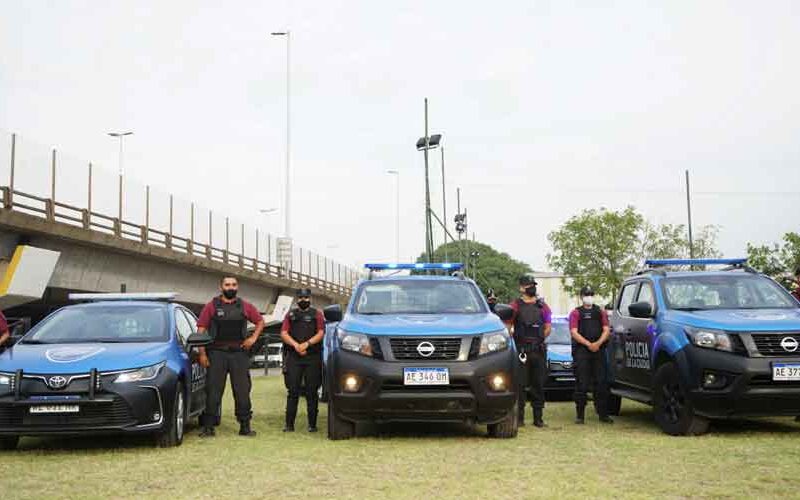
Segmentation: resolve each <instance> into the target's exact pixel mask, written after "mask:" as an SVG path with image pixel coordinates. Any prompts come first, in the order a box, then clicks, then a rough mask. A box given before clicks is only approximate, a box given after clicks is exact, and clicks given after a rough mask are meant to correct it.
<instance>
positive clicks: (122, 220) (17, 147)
mask: <svg viewBox="0 0 800 500" xmlns="http://www.w3.org/2000/svg"><path fill="white" fill-rule="evenodd" d="M7 144H8V146H10V148H8V147H4V148H0V153H2V152H3V151H2V149H5V150H6V151H5V153H6V154H8V156H6V158H10V162H9V163H8V164H7V172H4V170H6V168H0V175H2V176H3V177H5V178H6V179H8V185H2V180H0V196H1V197H2V200H1V201H2V205H0V206H1V207H2V208H3V209H5V210H15V211H19V212H22V213H27V214H30V215H35V216H38V217H42V218H44V219H46V220H48V221H51V222H58V223H63V224H69V225H72V226H77V227H81V228H83V229H86V230H91V231H98V232H101V233H105V234H109V235H113V236H115V237H118V238H121V239H125V240H130V241H136V242H139V243H142V244H145V245H150V246H155V247H160V248H166V249H170V250H172V251H174V252H178V253H181V254H186V255H192V256H197V257H204V258H206V259H208V260H210V261H214V262H220V263H224V264H230V265H234V266H237V267H239V268H241V269H246V270H250V271H255V272H257V273H261V274H264V275H265V276H269V277H275V278H283V279H288V280H289V281H290V282H292V283H293V285H296V286H308V287H313V288H317V289H319V290H324V291H327V292H332V293H336V294H339V295H343V296H347V295H349V294H350V292H351V291H352V287H353V285H354V283H356V281H357V280H358V278H359V273H358V272H357V271H355V270H354V269H352V268H350V267H347V266H345V265H342V264H340V263H338V262H335V261H333V260H331V259H328V258H327V257H323V256H322V255H319V254H317V253H315V252H312V251H309V250H304V249H303V248H302V247H298V246H293V248H292V255H291V259H289V260H288V261H286V262H283V263H280V262H278V259H277V257H278V252H277V241H278V238H275V237H273V236H272V235H270V234H268V233H266V232H264V231H261V230H259V229H258V228H255V229H253V228H248V227H247V225H246V224H245V223H237V222H232V220H231V219H230V218H229V217H227V216H223V215H220V214H215V213H214V212H213V210H211V209H205V208H203V207H201V206H199V205H197V204H195V203H194V202H185V201H183V200H180V199H177V198H176V197H174V196H173V195H172V194H165V193H164V192H162V191H159V190H157V189H156V188H153V187H152V186H149V185H144V186H143V185H140V184H137V183H135V182H133V181H128V180H127V179H125V176H124V175H122V174H111V173H110V172H109V171H108V170H104V169H98V168H97V167H96V166H94V165H92V163H82V162H81V163H82V165H79V164H78V162H75V161H74V160H73V161H66V162H65V161H63V159H62V157H61V155H59V153H58V151H56V150H55V149H51V150H49V151H48V153H49V154H47V155H43V154H42V148H41V147H37V148H32V149H35V150H36V154H30V155H28V156H27V157H26V156H25V155H24V154H23V152H22V150H21V141H20V140H19V136H17V135H16V134H11V137H10V143H7ZM4 156H5V155H4ZM45 162H46V163H45ZM2 163H5V162H0V164H2ZM43 163H44V164H43ZM32 169H33V170H32ZM21 175H25V176H26V178H25V179H24V181H25V183H24V186H22V187H21V186H20V182H21ZM45 186H46V187H45ZM65 187H66V188H67V189H62V188H65ZM81 198H83V201H81ZM114 209H116V210H114ZM109 212H112V213H109ZM114 212H115V213H114Z"/></svg>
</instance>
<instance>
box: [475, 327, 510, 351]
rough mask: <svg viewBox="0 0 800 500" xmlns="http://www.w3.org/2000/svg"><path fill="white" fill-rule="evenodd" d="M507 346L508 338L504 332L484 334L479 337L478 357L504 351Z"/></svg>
mask: <svg viewBox="0 0 800 500" xmlns="http://www.w3.org/2000/svg"><path fill="white" fill-rule="evenodd" d="M509 344H510V338H509V336H508V332H506V331H500V332H492V333H484V334H483V335H481V348H480V349H479V350H478V356H483V355H484V354H489V353H491V352H498V351H504V350H506V349H508V346H509Z"/></svg>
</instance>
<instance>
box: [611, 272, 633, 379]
mask: <svg viewBox="0 0 800 500" xmlns="http://www.w3.org/2000/svg"><path fill="white" fill-rule="evenodd" d="M638 292H639V282H638V281H633V282H629V283H625V284H624V285H623V286H622V290H621V291H620V294H619V299H617V304H616V307H615V308H614V313H613V314H612V317H611V339H612V344H611V345H612V351H613V353H612V359H611V366H610V368H611V370H612V373H613V376H612V380H614V381H615V382H616V383H620V384H624V385H635V384H634V382H633V380H634V379H635V376H634V373H633V372H632V369H631V368H630V366H629V359H628V349H629V346H628V342H629V341H630V340H632V339H631V335H632V333H633V328H632V327H633V325H632V323H631V320H632V319H633V318H631V317H630V314H629V312H628V306H630V305H631V304H633V302H634V301H635V300H636V295H637V294H638Z"/></svg>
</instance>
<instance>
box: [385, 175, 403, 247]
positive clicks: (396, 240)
mask: <svg viewBox="0 0 800 500" xmlns="http://www.w3.org/2000/svg"><path fill="white" fill-rule="evenodd" d="M386 173H387V174H389V175H393V176H395V177H396V179H395V186H396V194H395V203H396V206H395V220H394V261H395V262H400V172H399V171H398V170H387V171H386Z"/></svg>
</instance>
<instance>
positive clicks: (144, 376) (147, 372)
mask: <svg viewBox="0 0 800 500" xmlns="http://www.w3.org/2000/svg"><path fill="white" fill-rule="evenodd" d="M165 364H167V362H166V361H162V362H161V363H158V364H156V365H152V366H146V367H144V368H139V369H137V370H131V371H129V372H123V373H120V374H119V375H117V378H116V379H114V383H115V384H126V383H130V382H144V381H145V380H153V379H154V378H156V377H158V374H159V373H161V369H162V368H164V365H165Z"/></svg>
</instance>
